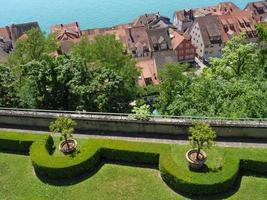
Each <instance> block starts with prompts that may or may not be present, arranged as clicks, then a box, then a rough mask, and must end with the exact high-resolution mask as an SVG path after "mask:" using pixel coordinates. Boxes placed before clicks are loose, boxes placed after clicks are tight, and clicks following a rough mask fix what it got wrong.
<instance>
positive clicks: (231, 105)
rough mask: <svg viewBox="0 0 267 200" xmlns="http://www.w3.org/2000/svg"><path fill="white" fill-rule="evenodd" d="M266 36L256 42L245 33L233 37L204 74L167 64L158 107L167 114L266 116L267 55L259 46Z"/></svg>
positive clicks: (264, 41)
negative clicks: (187, 71) (192, 72)
mask: <svg viewBox="0 0 267 200" xmlns="http://www.w3.org/2000/svg"><path fill="white" fill-rule="evenodd" d="M265 34H266V33H265ZM266 38H267V37H266V36H265V37H262V38H261V37H260V39H261V40H259V42H258V44H257V43H255V44H254V43H248V42H247V41H246V39H245V37H244V36H243V35H240V36H238V37H234V38H233V39H232V40H230V41H229V42H228V43H227V44H226V46H225V47H224V48H223V51H222V52H223V57H222V58H213V59H211V60H210V63H211V66H210V67H209V68H206V69H205V70H204V72H203V74H202V75H201V76H197V75H192V74H188V73H185V70H184V66H179V65H178V66H176V65H167V66H165V68H164V69H163V71H162V72H161V80H162V84H161V85H160V96H159V98H158V103H157V107H158V110H160V111H161V113H162V114H167V115H187V116H208V117H230V118H248V117H250V118H266V117H267V77H266V63H265V59H266V58H265V57H266V55H265V52H264V50H263V49H261V48H258V47H259V45H260V44H265V43H266V41H267V40H266ZM262 46H264V45H262Z"/></svg>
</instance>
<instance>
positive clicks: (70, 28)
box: [51, 22, 82, 41]
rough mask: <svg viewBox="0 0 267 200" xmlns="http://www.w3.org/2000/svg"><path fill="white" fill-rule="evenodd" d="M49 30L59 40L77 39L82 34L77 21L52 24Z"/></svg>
mask: <svg viewBox="0 0 267 200" xmlns="http://www.w3.org/2000/svg"><path fill="white" fill-rule="evenodd" d="M51 32H52V33H54V34H55V35H56V38H57V40H59V41H65V40H74V39H79V38H80V37H81V36H82V32H81V29H80V26H79V24H78V22H73V23H69V24H56V25H53V26H51Z"/></svg>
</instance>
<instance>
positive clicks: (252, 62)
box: [210, 34, 259, 78]
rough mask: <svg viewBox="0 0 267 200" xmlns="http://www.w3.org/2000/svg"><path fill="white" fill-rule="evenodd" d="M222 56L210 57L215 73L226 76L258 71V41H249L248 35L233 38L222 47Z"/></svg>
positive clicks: (250, 73) (230, 76)
mask: <svg viewBox="0 0 267 200" xmlns="http://www.w3.org/2000/svg"><path fill="white" fill-rule="evenodd" d="M222 53H223V56H222V57H221V58H212V59H210V64H211V66H212V69H213V71H214V73H215V74H217V75H222V76H223V77H225V78H232V77H235V76H241V75H243V74H249V75H252V74H255V71H256V72H257V66H256V65H257V64H258V63H257V62H258V60H259V58H258V54H257V45H256V43H248V42H247V39H246V36H245V35H244V34H241V35H239V36H236V37H234V38H232V39H231V40H230V41H228V42H227V43H226V46H225V47H224V48H223V49H222Z"/></svg>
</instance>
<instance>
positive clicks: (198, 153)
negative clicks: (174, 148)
mask: <svg viewBox="0 0 267 200" xmlns="http://www.w3.org/2000/svg"><path fill="white" fill-rule="evenodd" d="M199 155H200V148H198V149H197V160H200V159H199Z"/></svg>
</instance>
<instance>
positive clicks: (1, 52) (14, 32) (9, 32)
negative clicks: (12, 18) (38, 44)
mask: <svg viewBox="0 0 267 200" xmlns="http://www.w3.org/2000/svg"><path fill="white" fill-rule="evenodd" d="M32 28H37V29H40V27H39V25H38V23H37V22H29V23H23V24H12V25H11V26H5V27H2V28H1V27H0V60H6V59H7V56H8V54H9V53H10V52H11V51H12V50H13V49H14V48H15V43H16V41H17V40H18V39H19V38H20V37H23V36H24V35H25V33H26V32H27V31H29V30H30V29H32Z"/></svg>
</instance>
